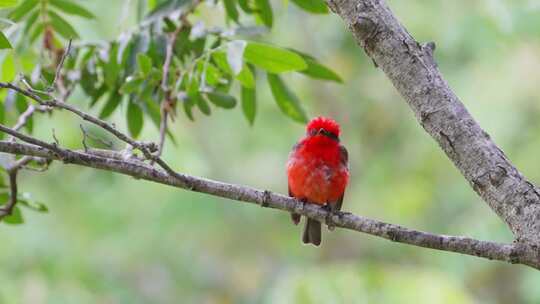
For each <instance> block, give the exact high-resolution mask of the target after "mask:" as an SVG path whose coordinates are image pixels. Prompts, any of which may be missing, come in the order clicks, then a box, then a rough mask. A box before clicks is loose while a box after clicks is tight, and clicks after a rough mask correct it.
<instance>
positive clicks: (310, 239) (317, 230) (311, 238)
mask: <svg viewBox="0 0 540 304" xmlns="http://www.w3.org/2000/svg"><path fill="white" fill-rule="evenodd" d="M302 241H303V242H304V243H305V244H313V245H315V246H319V245H320V244H321V223H320V222H319V221H316V220H312V219H310V218H308V219H307V221H306V226H305V227H304V235H303V236H302Z"/></svg>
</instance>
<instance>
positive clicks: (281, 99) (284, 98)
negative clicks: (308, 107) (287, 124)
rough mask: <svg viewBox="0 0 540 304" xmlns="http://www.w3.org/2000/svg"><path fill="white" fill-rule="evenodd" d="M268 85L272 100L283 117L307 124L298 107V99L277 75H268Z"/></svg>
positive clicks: (304, 115)
mask: <svg viewBox="0 0 540 304" xmlns="http://www.w3.org/2000/svg"><path fill="white" fill-rule="evenodd" d="M268 84H269V85H270V90H271V91H272V95H273V96H274V99H275V100H276V102H277V104H278V106H279V108H280V109H281V111H282V112H283V113H285V115H287V116H289V117H290V118H292V119H293V120H295V121H298V122H301V123H305V122H307V116H306V113H305V112H304V109H303V108H302V106H301V105H300V101H299V100H298V97H296V95H294V94H293V93H292V92H291V91H290V90H289V89H288V88H287V86H286V85H285V83H284V82H283V80H282V79H281V78H280V77H279V76H278V75H275V74H268Z"/></svg>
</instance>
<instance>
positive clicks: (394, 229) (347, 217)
mask: <svg viewBox="0 0 540 304" xmlns="http://www.w3.org/2000/svg"><path fill="white" fill-rule="evenodd" d="M0 152H4V153H10V154H18V155H29V156H35V157H42V158H47V159H54V160H60V157H59V156H58V153H55V152H52V151H49V150H48V149H47V148H44V147H40V146H35V145H29V144H23V143H13V142H7V141H0ZM62 155H63V156H64V157H63V158H62V159H61V160H62V161H63V162H64V163H67V164H74V165H79V166H84V167H91V168H95V169H100V170H106V171H111V172H116V173H120V174H124V175H129V176H133V177H135V178H136V179H144V180H147V181H152V182H156V183H160V184H165V185H169V186H173V187H176V188H181V189H185V190H189V191H195V192H200V193H206V194H210V195H213V196H217V197H222V198H228V199H231V200H234V201H240V202H246V203H252V204H257V205H260V206H262V207H268V208H273V209H279V210H283V211H287V212H294V213H298V214H301V215H305V216H308V217H310V218H313V219H317V220H319V221H321V222H325V221H326V219H328V218H329V217H330V215H329V214H328V211H326V210H324V209H323V208H319V207H318V206H315V205H311V204H303V203H301V202H299V201H297V200H295V199H294V198H291V197H288V196H284V195H280V194H277V193H273V192H270V191H263V190H259V189H255V188H251V187H247V186H241V185H234V184H227V183H223V182H218V181H214V180H210V179H205V178H200V177H195V176H190V175H186V174H181V173H176V174H175V175H174V176H172V175H170V174H168V173H167V172H164V171H162V170H160V169H157V168H153V167H151V166H150V165H147V164H145V163H142V162H138V161H130V160H122V159H120V158H107V157H102V156H98V155H93V154H89V153H85V152H84V151H71V150H67V149H62ZM330 218H331V221H332V224H333V225H334V226H336V227H341V228H345V229H349V230H355V231H359V232H363V233H367V234H370V235H373V236H377V237H381V238H385V239H387V240H391V241H393V242H399V243H404V244H409V245H414V246H419V247H424V248H431V249H437V250H443V251H450V252H456V253H461V254H467V255H471V256H477V257H481V258H486V259H490V260H499V261H504V262H509V263H519V264H524V265H528V266H531V267H533V268H536V269H540V252H539V251H538V249H537V248H536V246H530V245H526V244H523V243H514V244H503V243H496V242H486V241H480V240H476V239H472V238H468V237H461V236H447V235H437V234H432V233H427V232H422V231H417V230H412V229H408V228H405V227H402V226H398V225H393V224H388V223H385V222H381V221H378V220H374V219H369V218H365V217H362V216H357V215H354V214H351V213H346V212H338V213H335V214H333V215H332V216H331V217H330Z"/></svg>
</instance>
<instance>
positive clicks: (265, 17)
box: [255, 0, 274, 27]
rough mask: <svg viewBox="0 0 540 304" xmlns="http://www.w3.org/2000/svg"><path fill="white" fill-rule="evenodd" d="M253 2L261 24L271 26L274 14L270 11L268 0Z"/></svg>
mask: <svg viewBox="0 0 540 304" xmlns="http://www.w3.org/2000/svg"><path fill="white" fill-rule="evenodd" d="M255 4H256V5H257V13H258V15H259V17H260V18H261V21H262V22H263V24H264V25H266V26H267V27H272V24H273V22H274V15H273V13H272V6H271V5H270V0H255Z"/></svg>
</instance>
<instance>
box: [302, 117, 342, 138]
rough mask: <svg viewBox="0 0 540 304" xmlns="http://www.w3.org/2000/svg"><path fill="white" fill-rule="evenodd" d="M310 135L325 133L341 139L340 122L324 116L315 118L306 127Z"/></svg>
mask: <svg viewBox="0 0 540 304" xmlns="http://www.w3.org/2000/svg"><path fill="white" fill-rule="evenodd" d="M306 132H307V135H308V136H316V135H325V136H328V137H331V138H334V139H336V140H339V124H338V123H337V122H336V121H335V120H333V119H332V118H327V117H323V116H319V117H315V118H313V119H312V120H311V121H310V122H309V123H308V124H307V127H306Z"/></svg>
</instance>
